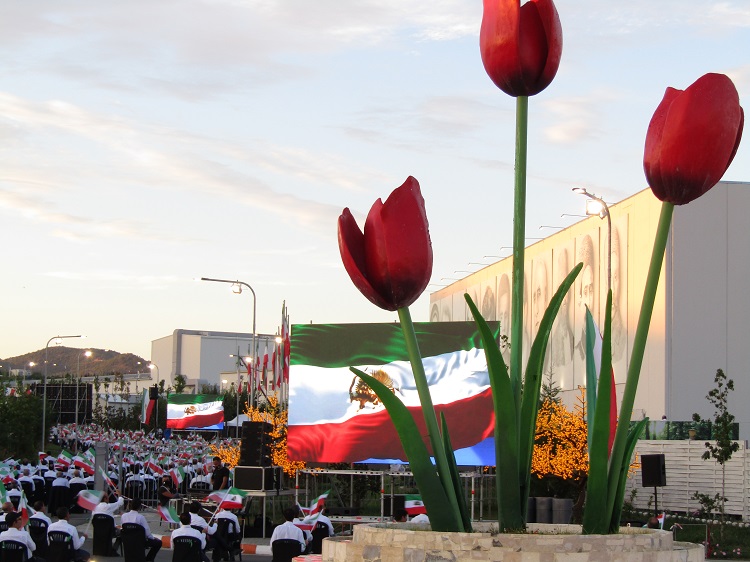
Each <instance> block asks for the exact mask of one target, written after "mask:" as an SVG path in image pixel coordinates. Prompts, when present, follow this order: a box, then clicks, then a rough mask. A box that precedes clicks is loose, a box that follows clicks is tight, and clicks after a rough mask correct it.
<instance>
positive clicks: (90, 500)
mask: <svg viewBox="0 0 750 562" xmlns="http://www.w3.org/2000/svg"><path fill="white" fill-rule="evenodd" d="M103 495H104V492H102V491H100V490H81V491H80V492H78V499H77V500H76V503H77V504H78V505H80V506H81V507H82V508H83V509H88V510H89V511H93V510H94V508H95V507H96V506H97V505H99V502H101V501H102V496H103Z"/></svg>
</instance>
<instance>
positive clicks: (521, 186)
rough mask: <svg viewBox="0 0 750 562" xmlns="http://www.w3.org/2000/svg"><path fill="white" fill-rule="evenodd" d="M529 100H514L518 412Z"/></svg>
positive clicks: (513, 364) (513, 371)
mask: <svg viewBox="0 0 750 562" xmlns="http://www.w3.org/2000/svg"><path fill="white" fill-rule="evenodd" d="M528 128H529V98H528V97H527V96H518V97H517V98H516V169H515V186H514V190H515V191H514V193H515V197H514V200H513V294H512V301H511V322H510V326H511V331H510V343H511V346H510V380H511V384H512V389H513V396H514V398H515V401H516V411H520V408H519V406H520V399H521V378H522V376H523V353H522V352H523V264H524V252H525V247H526V147H527V143H528Z"/></svg>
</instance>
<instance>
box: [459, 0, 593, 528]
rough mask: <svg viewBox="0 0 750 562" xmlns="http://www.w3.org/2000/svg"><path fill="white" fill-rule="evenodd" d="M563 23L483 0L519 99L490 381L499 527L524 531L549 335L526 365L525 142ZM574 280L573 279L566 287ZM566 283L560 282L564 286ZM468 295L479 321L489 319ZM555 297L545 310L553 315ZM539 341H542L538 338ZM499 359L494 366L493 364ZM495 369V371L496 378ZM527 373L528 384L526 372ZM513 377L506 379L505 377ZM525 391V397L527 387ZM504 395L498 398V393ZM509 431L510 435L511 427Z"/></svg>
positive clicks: (494, 47) (500, 80)
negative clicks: (509, 252)
mask: <svg viewBox="0 0 750 562" xmlns="http://www.w3.org/2000/svg"><path fill="white" fill-rule="evenodd" d="M562 42H563V40H562V26H561V24H560V16H559V15H558V13H557V9H556V8H555V4H554V2H553V1H552V0H529V1H528V2H526V3H525V4H524V5H523V6H522V5H521V1H520V0H484V11H483V15H482V26H481V30H480V35H479V48H480V52H481V55H482V63H483V64H484V68H485V70H486V71H487V74H488V75H489V76H490V78H491V79H492V81H493V82H494V83H495V85H496V86H497V87H498V88H500V89H501V90H502V91H503V92H505V93H506V94H508V95H509V96H513V97H515V98H516V162H515V182H514V202H513V280H512V294H511V307H510V308H511V322H510V324H511V329H510V332H511V333H510V341H511V342H512V345H511V348H510V365H509V366H507V367H506V365H505V363H504V361H503V360H502V358H500V359H499V360H498V358H496V357H491V356H490V355H491V354H492V355H495V354H494V351H493V352H492V353H490V352H488V349H489V348H490V347H492V346H491V345H490V341H485V353H486V354H487V362H488V368H489V370H490V381H493V380H495V381H496V382H497V383H498V384H497V385H496V384H495V383H493V386H492V392H493V399H494V400H495V447H496V454H495V456H496V462H497V473H496V474H497V477H496V481H497V486H496V487H497V494H498V520H499V524H500V528H501V529H520V528H523V527H524V525H525V520H526V504H527V502H526V498H527V497H528V495H529V479H530V476H529V474H530V472H531V450H532V449H533V445H534V440H533V439H534V428H535V427H536V417H537V412H538V404H537V403H536V402H535V401H534V398H533V397H534V396H538V394H539V389H540V387H541V380H542V377H541V371H542V360H543V358H544V353H545V350H546V345H547V339H548V337H549V335H548V334H546V333H545V331H542V330H540V331H539V332H538V334H541V336H540V335H538V336H537V338H536V339H535V341H534V342H533V344H532V346H531V355H530V357H529V362H528V364H527V366H526V369H525V375H524V366H523V356H522V353H521V351H522V349H523V347H524V343H523V341H522V338H523V293H524V290H523V282H524V259H525V257H524V254H525V243H526V146H527V137H528V108H529V98H528V96H534V95H536V94H538V93H540V92H541V91H542V90H544V89H545V88H546V87H547V86H549V85H550V84H551V83H552V80H553V79H554V78H555V75H556V74H557V69H558V68H559V66H560V58H561V56H562ZM578 271H580V268H578V269H574V270H573V271H572V272H571V275H572V277H570V276H569V277H570V279H568V278H566V280H565V281H564V282H563V285H567V284H568V283H572V282H573V280H574V279H575V276H576V275H577V274H578ZM568 286H569V285H568ZM561 288H562V286H561ZM470 301H471V299H469V298H467V302H468V303H469V307H470V309H471V311H472V314H473V315H474V319H475V321H476V322H477V323H478V324H479V325H480V326H481V324H482V322H483V319H481V315H480V314H479V313H478V311H476V307H473V303H472V302H470ZM554 302H555V299H554V298H553V300H552V301H551V303H550V306H549V308H548V310H547V312H546V313H545V316H546V315H547V314H549V315H550V319H549V324H550V328H551V324H552V322H553V321H554V315H556V314H557V308H556V307H555V306H554ZM537 340H538V341H537ZM493 363H495V364H496V365H495V366H494V367H493V366H492V365H493ZM493 372H494V373H495V375H494V376H493ZM522 376H524V380H523V384H522V382H521V377H522ZM505 378H508V384H506V383H505ZM522 388H523V389H524V391H523V399H522V396H521V395H522V393H521V389H522ZM498 395H500V396H502V397H501V398H498V397H496V396H498ZM509 432H510V433H509Z"/></svg>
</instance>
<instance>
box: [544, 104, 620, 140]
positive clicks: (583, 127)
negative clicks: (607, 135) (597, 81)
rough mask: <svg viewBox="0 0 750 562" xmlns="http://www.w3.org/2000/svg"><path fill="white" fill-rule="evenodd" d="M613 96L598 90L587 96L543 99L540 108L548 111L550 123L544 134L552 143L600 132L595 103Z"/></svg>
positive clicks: (585, 137) (585, 138) (592, 135)
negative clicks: (551, 122)
mask: <svg viewBox="0 0 750 562" xmlns="http://www.w3.org/2000/svg"><path fill="white" fill-rule="evenodd" d="M614 98H615V96H614V95H612V94H610V93H607V92H602V91H599V92H595V93H592V94H590V95H588V96H574V97H567V98H563V97H560V98H554V99H549V100H545V101H544V102H542V103H543V106H544V109H545V110H546V111H547V112H549V113H550V114H551V115H552V121H553V124H552V125H550V126H549V127H546V128H545V129H544V137H545V138H546V139H547V140H548V141H549V142H551V143H555V144H568V143H573V142H578V141H581V140H590V139H595V138H597V137H599V136H600V135H601V134H602V131H601V128H600V126H599V123H600V122H601V119H602V117H601V112H600V111H599V107H600V105H601V104H603V103H610V102H611V101H612V99H614Z"/></svg>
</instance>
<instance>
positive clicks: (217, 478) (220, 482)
mask: <svg viewBox="0 0 750 562" xmlns="http://www.w3.org/2000/svg"><path fill="white" fill-rule="evenodd" d="M211 487H212V488H213V489H214V490H226V489H227V488H229V469H228V468H227V467H225V466H224V465H223V464H221V459H220V458H219V457H214V473H213V475H212V476H211Z"/></svg>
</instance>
